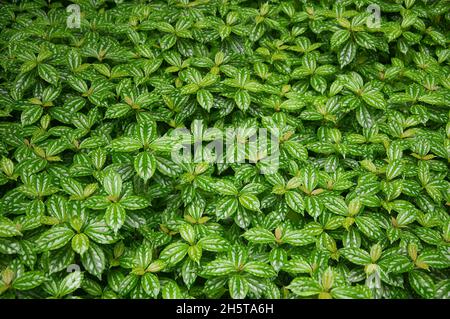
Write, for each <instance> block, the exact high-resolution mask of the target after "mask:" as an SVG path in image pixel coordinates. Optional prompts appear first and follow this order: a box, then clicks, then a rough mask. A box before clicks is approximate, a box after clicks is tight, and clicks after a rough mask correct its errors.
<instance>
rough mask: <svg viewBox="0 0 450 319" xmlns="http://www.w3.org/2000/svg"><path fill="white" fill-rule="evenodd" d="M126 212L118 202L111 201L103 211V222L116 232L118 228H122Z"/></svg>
mask: <svg viewBox="0 0 450 319" xmlns="http://www.w3.org/2000/svg"><path fill="white" fill-rule="evenodd" d="M126 217H127V214H126V212H125V209H124V208H123V207H122V205H121V204H119V203H112V204H111V205H109V206H108V208H107V209H106V213H105V217H104V218H105V222H106V225H108V226H109V227H110V228H111V229H112V230H113V231H114V233H117V232H118V231H119V229H120V228H122V226H123V224H124V223H125V219H126Z"/></svg>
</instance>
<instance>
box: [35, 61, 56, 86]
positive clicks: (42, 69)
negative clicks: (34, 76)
mask: <svg viewBox="0 0 450 319" xmlns="http://www.w3.org/2000/svg"><path fill="white" fill-rule="evenodd" d="M38 73H39V76H40V77H41V78H42V79H43V80H45V81H47V82H48V83H50V84H53V85H57V84H58V80H59V74H58V71H56V69H55V68H54V67H53V66H51V65H50V64H45V63H42V64H39V65H38Z"/></svg>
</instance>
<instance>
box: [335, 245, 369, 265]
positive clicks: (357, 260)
mask: <svg viewBox="0 0 450 319" xmlns="http://www.w3.org/2000/svg"><path fill="white" fill-rule="evenodd" d="M340 252H341V254H342V255H343V256H344V257H345V258H346V259H348V260H349V261H351V262H352V263H354V264H356V265H361V266H365V265H368V264H370V263H371V262H372V260H371V258H370V255H369V253H368V252H366V251H365V250H363V249H361V248H356V247H349V248H342V249H341V250H340Z"/></svg>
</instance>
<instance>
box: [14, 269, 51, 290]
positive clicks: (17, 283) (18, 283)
mask: <svg viewBox="0 0 450 319" xmlns="http://www.w3.org/2000/svg"><path fill="white" fill-rule="evenodd" d="M45 280H46V278H45V276H44V274H43V273H42V272H41V271H28V272H26V273H24V274H22V275H21V276H20V277H17V278H16V279H15V280H14V282H13V284H12V287H13V288H14V289H17V290H30V289H33V288H36V287H37V286H40V285H41V284H42V283H43V282H44V281H45Z"/></svg>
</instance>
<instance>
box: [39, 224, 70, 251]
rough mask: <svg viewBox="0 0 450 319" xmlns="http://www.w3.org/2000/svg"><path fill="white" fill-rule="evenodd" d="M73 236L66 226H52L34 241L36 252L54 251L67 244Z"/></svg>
mask: <svg viewBox="0 0 450 319" xmlns="http://www.w3.org/2000/svg"><path fill="white" fill-rule="evenodd" d="M74 235H75V233H74V232H73V230H72V229H70V228H69V227H67V226H53V227H52V228H50V229H49V230H47V231H45V232H44V233H43V234H42V235H41V236H39V238H38V239H37V240H36V248H37V249H38V250H41V251H43V250H55V249H58V248H61V247H63V246H64V245H65V244H67V243H68V242H69V241H70V240H71V239H72V237H73V236H74Z"/></svg>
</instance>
